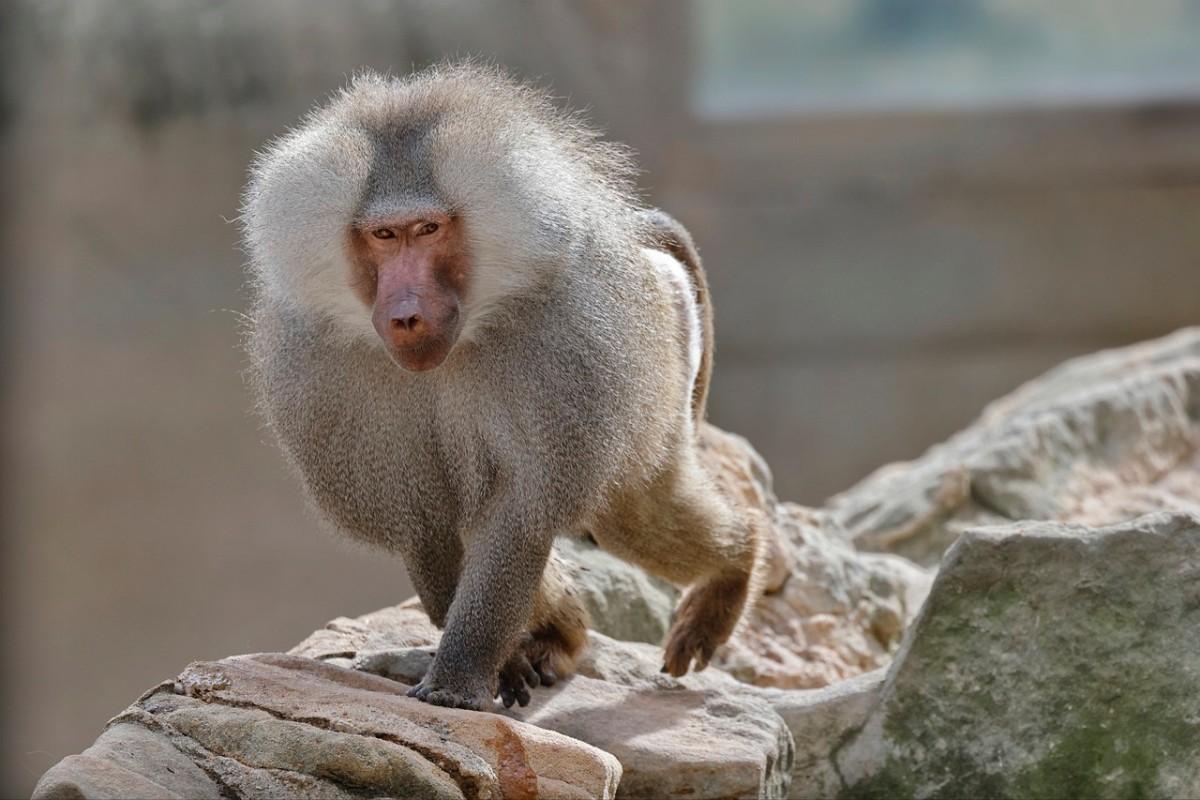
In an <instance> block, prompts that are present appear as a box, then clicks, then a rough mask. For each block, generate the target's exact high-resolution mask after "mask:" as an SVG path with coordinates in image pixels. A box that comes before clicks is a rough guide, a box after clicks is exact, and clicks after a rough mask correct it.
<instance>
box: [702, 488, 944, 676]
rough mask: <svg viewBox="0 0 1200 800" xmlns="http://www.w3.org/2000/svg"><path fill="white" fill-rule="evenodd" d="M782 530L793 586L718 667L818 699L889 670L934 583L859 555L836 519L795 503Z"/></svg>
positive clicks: (780, 516) (904, 566) (733, 643)
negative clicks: (830, 689) (813, 691)
mask: <svg viewBox="0 0 1200 800" xmlns="http://www.w3.org/2000/svg"><path fill="white" fill-rule="evenodd" d="M774 527H775V531H776V536H777V538H778V541H779V542H780V547H781V548H782V549H783V550H784V551H785V552H786V553H787V554H788V559H789V562H790V564H791V576H790V578H789V579H788V580H787V581H786V582H785V583H784V585H783V587H782V588H781V589H780V590H779V591H778V592H776V593H774V594H768V595H766V596H764V597H763V598H761V599H760V600H759V602H758V604H757V605H756V606H755V608H754V609H753V610H752V611H751V613H750V615H749V618H748V620H747V624H746V625H745V626H744V627H743V629H742V630H741V631H740V632H739V633H738V634H737V635H736V636H735V637H734V638H733V639H731V640H730V641H729V643H728V644H726V645H725V646H723V647H722V648H721V649H720V650H719V651H718V653H717V657H716V659H715V661H714V663H715V664H716V666H718V667H720V668H722V669H724V670H726V671H728V672H729V673H730V674H732V675H734V676H736V677H737V678H738V679H739V680H742V681H745V682H746V683H753V684H755V685H758V686H775V687H779V688H786V689H810V688H818V687H821V686H827V685H829V684H831V683H833V682H835V681H839V680H843V679H845V678H850V677H853V676H855V675H860V674H862V673H864V672H869V671H871V670H874V669H878V668H879V667H882V666H885V665H886V664H888V663H889V662H890V661H891V655H892V653H893V652H894V651H895V649H896V648H897V647H898V646H899V644H900V637H901V635H902V634H903V633H904V629H905V627H906V625H907V624H908V622H909V621H910V620H911V619H912V618H913V617H914V616H915V615H916V613H917V610H918V609H919V608H920V606H921V602H922V601H923V600H924V597H925V593H926V591H928V588H929V583H930V580H931V574H930V573H929V572H928V571H927V570H924V569H922V568H920V567H918V566H916V565H915V564H913V563H912V562H909V561H907V560H906V559H903V558H898V557H896V556H892V555H884V554H870V553H860V552H858V551H856V550H855V549H854V547H853V546H852V545H850V544H849V543H848V542H847V541H846V537H845V534H844V532H843V531H842V530H841V529H840V528H839V527H838V525H837V523H836V522H835V521H834V520H833V519H831V518H830V517H829V515H827V514H824V513H821V512H816V511H813V510H811V509H806V508H803V507H801V506H797V505H794V504H791V503H784V504H782V505H780V506H779V507H778V508H777V509H775V514H774Z"/></svg>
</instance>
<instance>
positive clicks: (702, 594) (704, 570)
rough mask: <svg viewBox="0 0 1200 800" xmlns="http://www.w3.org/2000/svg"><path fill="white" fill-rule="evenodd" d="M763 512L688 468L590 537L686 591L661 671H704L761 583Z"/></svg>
mask: <svg viewBox="0 0 1200 800" xmlns="http://www.w3.org/2000/svg"><path fill="white" fill-rule="evenodd" d="M760 518H761V512H759V511H758V510H756V509H751V508H747V507H745V506H741V505H735V504H733V503H731V502H729V500H728V499H727V498H725V497H724V496H723V495H721V494H720V492H719V491H718V490H717V488H716V487H715V486H714V485H713V483H712V482H711V481H710V480H708V478H707V475H706V474H705V473H704V472H703V471H702V470H701V469H700V468H699V466H697V465H695V464H694V463H685V464H683V465H681V467H680V468H678V469H677V470H674V471H672V472H671V473H669V474H667V475H664V476H663V477H662V478H660V480H659V481H657V482H656V483H655V485H654V486H652V487H651V489H650V490H649V491H647V492H645V493H644V494H642V495H640V496H638V497H636V498H632V499H629V500H628V501H627V502H625V503H622V504H621V505H620V506H619V507H618V508H617V509H615V510H614V511H613V512H612V513H611V514H610V515H609V516H608V518H607V519H606V520H604V522H603V523H601V524H599V525H598V526H597V530H596V531H595V532H594V535H595V537H596V540H597V541H598V542H599V544H600V546H601V547H604V548H605V549H607V550H609V551H611V552H612V553H613V554H614V555H617V556H620V557H621V558H624V559H626V560H627V561H631V562H633V563H635V564H637V565H639V566H641V567H642V568H644V569H646V570H647V571H649V572H653V573H654V574H656V575H659V576H661V577H663V578H666V579H667V580H669V581H671V582H673V583H675V584H678V585H680V586H687V587H689V588H688V589H687V591H686V592H685V593H684V596H683V599H682V600H681V601H680V603H679V606H678V608H677V609H676V611H675V619H674V621H673V623H672V625H671V629H670V631H668V633H667V638H666V641H665V642H664V644H663V649H664V654H663V671H664V672H669V673H670V674H672V675H674V676H676V677H678V676H680V675H683V674H685V673H686V672H687V671H688V669H689V667H691V665H692V664H693V663H694V664H695V668H696V670H702V669H704V668H705V667H706V666H708V662H709V661H710V660H711V659H712V657H713V653H714V652H715V651H716V649H717V647H718V646H720V645H721V644H722V643H724V642H725V641H726V640H727V639H729V637H730V636H731V635H732V634H733V632H734V630H735V629H736V628H737V625H738V623H739V622H740V621H741V619H742V617H743V616H744V614H745V612H746V610H747V608H748V607H749V605H750V604H751V603H752V602H753V601H754V599H755V598H756V597H757V595H758V593H759V589H760V586H761V583H762V573H763V569H762V561H763V558H764V557H765V550H764V541H765V535H764V528H763V523H762V521H761V519H760Z"/></svg>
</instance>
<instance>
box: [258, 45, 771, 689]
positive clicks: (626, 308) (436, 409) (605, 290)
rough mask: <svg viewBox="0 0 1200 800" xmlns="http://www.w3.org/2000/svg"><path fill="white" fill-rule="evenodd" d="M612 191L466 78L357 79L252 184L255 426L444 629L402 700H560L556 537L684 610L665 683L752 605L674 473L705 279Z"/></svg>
mask: <svg viewBox="0 0 1200 800" xmlns="http://www.w3.org/2000/svg"><path fill="white" fill-rule="evenodd" d="M632 174H633V167H632V161H631V159H630V157H629V156H628V154H627V152H626V151H625V150H624V149H622V148H620V147H618V146H616V145H613V144H609V143H605V142H603V141H601V140H600V139H599V138H598V135H597V134H596V133H594V132H593V131H592V130H591V129H590V128H588V127H587V126H586V125H585V124H583V123H582V122H581V121H580V120H579V118H578V117H577V116H573V115H571V114H568V113H565V112H563V111H560V110H559V109H557V108H556V107H555V105H554V104H553V103H552V102H551V101H550V100H549V99H548V97H547V96H546V94H545V93H543V92H540V91H538V90H535V89H532V88H530V87H528V86H525V85H522V84H520V83H519V82H517V81H514V80H512V79H510V78H508V77H507V76H506V75H505V74H504V73H503V72H502V71H500V70H498V69H495V68H491V67H485V66H480V65H476V64H449V65H442V66H439V67H434V68H431V69H428V70H426V71H423V72H420V73H417V74H414V75H412V76H409V77H407V78H403V79H398V78H390V77H382V76H379V75H376V74H364V75H361V76H359V77H357V78H355V79H354V80H353V82H352V83H351V84H350V85H349V86H348V87H347V88H345V89H344V90H342V91H341V92H340V93H339V94H337V95H336V96H335V97H334V98H333V99H332V100H331V101H330V102H329V103H328V104H327V105H325V106H324V107H322V108H319V109H318V110H316V111H314V112H313V113H312V114H311V115H310V116H309V117H307V118H306V119H305V120H304V122H303V123H302V124H301V125H300V126H299V127H298V128H296V129H295V130H293V131H292V132H290V133H288V134H287V135H285V136H283V137H282V138H281V139H279V140H278V141H276V142H274V143H272V144H271V145H270V146H269V147H268V148H267V149H266V151H265V152H264V153H262V154H261V156H260V157H259V158H258V159H257V161H256V163H255V164H254V166H253V168H252V174H251V178H250V182H249V186H248V188H247V190H246V195H245V198H244V206H243V214H242V222H243V226H244V233H245V240H246V244H247V249H248V251H249V253H250V256H251V263H250V273H251V278H252V284H253V287H254V290H255V296H256V299H255V303H254V307H253V312H252V324H251V326H250V328H251V332H250V335H249V342H248V349H249V352H250V354H251V360H252V364H253V370H252V373H253V374H254V376H255V383H256V386H257V389H258V394H259V398H260V403H261V406H262V408H263V410H264V412H265V415H266V418H267V421H268V423H269V425H270V427H271V428H272V429H273V430H274V432H275V434H276V435H277V437H278V439H279V441H280V443H281V444H282V447H283V449H284V451H285V452H286V454H287V456H288V458H289V460H290V461H291V462H292V464H293V465H294V466H295V467H296V469H297V471H298V473H299V475H300V478H301V480H302V482H303V485H304V487H305V489H306V491H307V493H308V495H309V497H310V498H311V500H312V501H313V502H314V504H315V505H316V507H317V508H318V509H319V510H320V511H321V512H322V513H323V515H324V516H325V517H327V518H328V519H329V520H330V521H331V522H332V523H333V525H334V526H336V528H338V529H339V530H341V531H343V532H345V533H347V534H349V535H350V536H353V537H356V538H358V539H361V540H365V541H367V542H371V543H374V544H377V545H380V546H382V547H384V548H386V549H388V550H391V551H394V552H396V553H399V555H400V556H401V557H402V558H403V559H404V563H405V564H406V566H407V568H408V572H409V574H410V575H411V577H412V581H413V584H414V585H415V587H416V590H417V594H418V595H419V597H420V600H421V603H422V605H423V606H424V609H425V611H426V612H427V613H428V614H429V617H430V618H431V619H432V620H433V622H434V623H435V624H436V625H438V626H439V627H442V628H443V629H444V632H443V635H442V638H441V643H440V645H439V647H438V650H437V654H436V656H435V658H434V660H433V663H432V665H431V667H430V669H429V671H428V673H427V674H426V675H425V677H424V679H423V680H422V681H421V682H420V683H419V684H418V685H417V686H415V687H413V689H412V690H411V691H410V694H411V695H413V696H415V697H418V698H420V699H421V700H424V701H427V702H431V703H436V704H439V705H447V706H456V707H461V708H471V709H481V708H483V707H484V705H485V704H490V703H491V701H492V698H494V697H496V696H497V694H498V695H499V696H500V698H501V699H502V701H503V702H504V704H505V705H506V706H510V705H512V703H513V702H514V701H516V702H519V703H520V704H522V705H524V704H525V703H526V702H528V700H529V693H528V690H529V689H530V688H534V687H536V686H538V685H548V684H551V683H553V682H554V681H555V680H557V679H559V678H561V677H563V676H565V675H567V674H569V673H570V671H571V669H572V666H573V664H574V661H575V659H576V658H577V656H578V655H579V653H580V651H581V649H582V648H583V646H584V644H585V643H586V630H587V623H588V618H587V613H586V611H585V609H584V607H583V605H582V604H581V603H580V601H579V598H578V597H577V596H576V594H575V592H574V590H573V588H572V585H571V582H570V577H569V574H568V573H567V572H566V571H565V570H564V568H563V566H562V565H561V564H560V563H559V562H558V560H557V558H556V557H554V556H553V555H552V547H551V545H552V542H553V540H554V538H555V537H556V536H557V535H582V534H590V535H591V536H592V537H594V539H595V540H596V542H597V543H598V544H599V545H600V546H601V547H603V548H604V549H606V550H608V551H610V552H612V553H613V554H615V555H617V556H619V557H621V558H623V559H626V560H628V561H630V562H632V563H634V564H637V565H639V566H641V567H644V568H645V569H647V570H649V571H650V572H652V573H655V574H657V575H660V576H662V577H664V578H666V579H668V580H670V581H673V582H675V583H676V584H679V585H680V586H687V587H690V588H688V589H687V591H686V593H685V595H684V596H683V599H682V601H681V603H680V605H679V608H678V609H677V612H676V615H675V619H674V622H673V625H672V627H671V630H670V632H669V634H668V635H667V639H666V642H665V644H664V648H665V653H664V666H663V669H664V671H666V672H669V673H671V674H672V675H676V676H679V675H682V674H684V673H685V672H687V670H688V669H689V667H690V666H691V665H692V664H693V662H694V663H695V667H696V669H703V668H704V667H705V666H706V665H707V664H708V661H709V659H710V658H711V657H712V655H713V651H714V649H715V648H716V647H717V646H718V645H719V644H720V643H721V642H723V641H725V640H726V639H727V638H728V637H729V636H730V634H731V633H732V631H733V630H734V628H735V626H736V625H737V623H738V621H739V619H740V618H741V616H742V614H743V611H744V610H745V608H746V606H747V603H748V601H749V600H750V599H751V598H753V597H754V596H755V595H756V592H757V586H758V584H757V581H758V580H759V578H758V574H759V569H758V565H759V563H760V561H761V559H762V557H763V552H762V551H763V545H762V541H763V539H762V533H761V525H760V523H759V521H758V520H757V519H756V518H755V516H754V512H751V511H746V510H739V509H738V508H737V507H736V506H735V505H734V504H732V503H731V502H730V501H729V499H727V498H725V497H724V496H722V495H721V494H720V492H719V491H717V490H716V488H715V486H714V484H713V481H712V479H711V478H710V476H709V475H708V474H707V473H706V472H705V469H704V467H703V465H702V464H701V463H700V461H699V460H698V455H697V425H698V424H699V422H700V420H701V419H702V417H703V415H704V409H705V400H706V394H707V387H708V379H709V372H710V370H711V363H712V360H711V353H712V315H711V307H710V304H709V301H708V290H707V286H706V284H705V281H704V273H703V270H702V268H701V264H700V260H699V258H698V256H697V254H696V250H695V247H694V246H693V244H692V241H691V238H690V236H689V235H688V233H687V231H686V230H684V229H683V227H682V226H681V225H680V224H679V223H678V222H676V221H675V220H674V219H672V218H671V217H670V216H668V215H667V214H665V213H663V212H660V211H656V210H651V209H648V208H646V207H644V206H643V205H642V204H641V203H640V202H639V201H638V200H637V198H636V197H635V194H634V191H633V189H632V186H633V183H632V179H631V176H632Z"/></svg>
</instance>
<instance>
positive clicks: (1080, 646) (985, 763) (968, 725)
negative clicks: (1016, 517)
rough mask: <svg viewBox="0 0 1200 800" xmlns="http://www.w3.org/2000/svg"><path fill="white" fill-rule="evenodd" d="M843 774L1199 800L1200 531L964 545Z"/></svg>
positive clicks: (851, 782)
mask: <svg viewBox="0 0 1200 800" xmlns="http://www.w3.org/2000/svg"><path fill="white" fill-rule="evenodd" d="M836 760H837V764H838V768H839V773H840V775H841V777H842V779H843V781H844V782H845V788H844V790H843V794H844V795H845V796H851V797H880V798H892V797H916V798H923V797H1029V798H1041V797H1088V798H1128V797H1179V798H1188V797H1197V796H1200V517H1198V516H1196V515H1190V514H1182V513H1166V512H1163V513H1157V514H1151V515H1147V516H1144V517H1140V518H1139V519H1137V520H1134V521H1131V522H1126V523H1122V524H1120V525H1115V526H1112V527H1107V528H1100V529H1094V528H1088V527H1084V526H1078V525H1064V524H1059V523H1046V522H1030V523H1020V524H1017V525H1012V526H1005V527H999V528H981V529H977V530H971V531H968V532H967V533H965V534H964V535H963V536H962V537H961V538H960V539H959V540H958V542H957V543H956V544H955V545H954V547H953V548H951V550H950V552H949V553H947V555H946V560H945V562H944V563H943V566H942V569H941V572H940V573H939V574H938V577H937V580H936V581H935V582H934V586H933V590H932V592H931V593H930V596H929V599H928V601H927V602H926V605H925V608H924V610H923V611H922V612H921V615H920V617H919V618H918V620H917V621H916V623H915V625H914V628H913V630H912V631H911V632H910V634H909V635H908V636H907V637H906V640H905V645H904V647H903V648H902V649H901V651H900V653H899V654H898V655H897V658H896V662H895V663H894V664H893V666H892V668H891V670H890V672H889V674H888V677H887V681H886V683H885V684H884V686H883V688H882V692H881V700H880V702H879V703H878V704H877V706H876V707H875V708H874V709H873V710H872V711H871V713H870V714H869V716H868V718H867V720H866V721H865V723H864V724H863V726H862V728H861V729H860V730H859V731H858V732H857V734H855V735H854V736H853V737H852V738H850V739H849V740H848V741H847V742H845V743H844V746H842V747H841V748H840V750H839V752H838V753H837V756H836Z"/></svg>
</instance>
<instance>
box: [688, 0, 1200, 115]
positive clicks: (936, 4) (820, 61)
mask: <svg viewBox="0 0 1200 800" xmlns="http://www.w3.org/2000/svg"><path fill="white" fill-rule="evenodd" d="M694 9H695V13H694V15H693V24H694V28H693V35H694V45H695V46H694V48H693V53H694V54H695V59H694V64H695V80H694V84H693V100H694V104H695V106H696V108H697V110H698V111H699V112H700V113H701V114H704V115H708V116H716V117H720V116H745V115H753V116H774V115H781V114H782V115H789V114H794V113H797V112H804V111H808V110H823V109H824V110H828V109H861V108H885V109H886V108H946V107H962V106H968V107H969V106H985V107H986V106H1005V105H1033V104H1039V103H1064V102H1119V101H1122V100H1127V99H1131V98H1146V97H1155V98H1177V97H1181V96H1183V97H1200V0H793V1H792V2H783V1H782V0H776V1H771V0H737V1H736V2H734V0H700V1H699V2H698V3H697V4H696V5H695V6H694Z"/></svg>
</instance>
